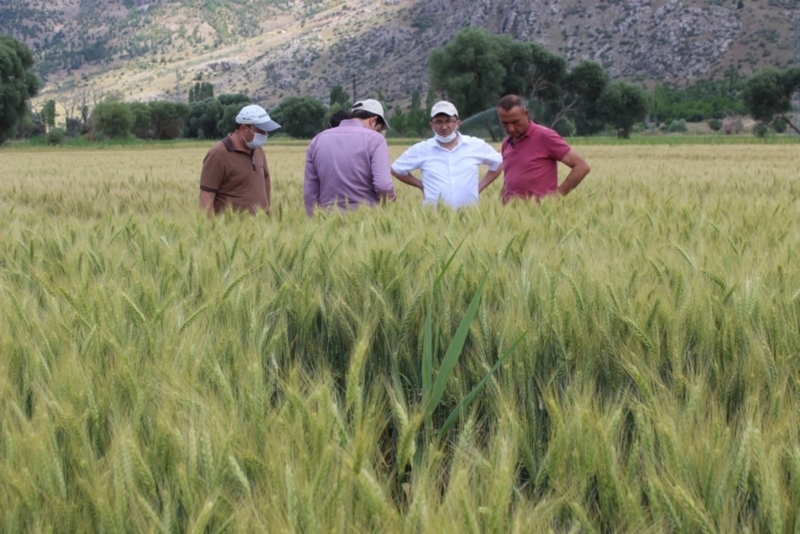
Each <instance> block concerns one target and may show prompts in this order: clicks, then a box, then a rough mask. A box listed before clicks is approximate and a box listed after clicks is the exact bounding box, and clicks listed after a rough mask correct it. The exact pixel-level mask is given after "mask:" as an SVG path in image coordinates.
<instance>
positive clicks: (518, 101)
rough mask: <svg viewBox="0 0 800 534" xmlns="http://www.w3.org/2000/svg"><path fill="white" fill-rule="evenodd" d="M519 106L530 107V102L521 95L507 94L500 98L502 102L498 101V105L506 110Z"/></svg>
mask: <svg viewBox="0 0 800 534" xmlns="http://www.w3.org/2000/svg"><path fill="white" fill-rule="evenodd" d="M517 106H519V107H521V108H522V109H528V103H527V102H525V99H524V98H522V97H521V96H519V95H506V96H504V97H503V98H501V99H500V102H498V103H497V107H498V108H502V109H503V110H505V111H511V110H512V109H513V108H515V107H517Z"/></svg>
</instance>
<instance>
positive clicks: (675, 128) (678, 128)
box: [669, 119, 688, 133]
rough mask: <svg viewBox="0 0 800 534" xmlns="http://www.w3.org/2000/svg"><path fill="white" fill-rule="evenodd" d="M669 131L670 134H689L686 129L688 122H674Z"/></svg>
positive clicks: (682, 120) (678, 120) (681, 120)
mask: <svg viewBox="0 0 800 534" xmlns="http://www.w3.org/2000/svg"><path fill="white" fill-rule="evenodd" d="M669 131H670V133H675V132H687V131H688V128H687V127H686V121H685V120H684V119H677V120H674V121H672V122H671V123H670V124H669Z"/></svg>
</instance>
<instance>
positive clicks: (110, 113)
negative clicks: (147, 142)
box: [90, 101, 134, 139]
mask: <svg viewBox="0 0 800 534" xmlns="http://www.w3.org/2000/svg"><path fill="white" fill-rule="evenodd" d="M90 122H91V124H92V128H91V130H92V137H94V138H99V137H103V136H105V137H109V138H111V139H114V138H117V137H129V136H130V135H131V128H132V127H133V123H134V116H133V112H131V108H130V106H128V105H127V104H125V103H123V102H115V101H109V102H103V103H101V104H98V105H97V106H95V108H94V109H93V110H92V117H91V119H90Z"/></svg>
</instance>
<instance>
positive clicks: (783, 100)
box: [742, 65, 800, 134]
mask: <svg viewBox="0 0 800 534" xmlns="http://www.w3.org/2000/svg"><path fill="white" fill-rule="evenodd" d="M798 90H800V65H796V66H794V67H790V68H788V69H786V70H785V71H780V70H778V69H775V68H770V69H764V70H760V71H758V72H756V73H755V74H753V75H752V76H751V77H750V78H748V79H747V82H746V83H745V89H744V92H743V94H742V99H743V101H744V105H745V107H746V108H747V111H748V113H750V116H751V117H753V118H754V119H755V120H757V121H759V122H760V123H761V124H763V126H764V128H763V129H762V128H760V129H758V130H757V131H759V132H761V131H764V132H766V128H767V127H769V125H770V124H772V123H773V122H774V121H775V120H776V119H780V120H782V121H783V122H784V123H785V124H786V125H787V126H789V128H791V129H792V130H794V131H795V132H797V133H798V134H800V129H799V127H800V124H794V123H793V122H792V121H791V120H790V119H789V113H790V112H791V110H792V94H793V93H794V92H795V91H798Z"/></svg>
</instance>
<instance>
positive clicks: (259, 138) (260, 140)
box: [245, 130, 269, 150]
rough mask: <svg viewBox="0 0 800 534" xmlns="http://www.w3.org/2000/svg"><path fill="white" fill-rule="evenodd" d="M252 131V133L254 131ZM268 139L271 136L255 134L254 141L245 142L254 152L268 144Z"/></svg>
mask: <svg viewBox="0 0 800 534" xmlns="http://www.w3.org/2000/svg"><path fill="white" fill-rule="evenodd" d="M250 131H251V132H252V131H253V130H250ZM267 137H269V134H265V133H263V134H262V133H256V132H253V140H252V141H245V143H246V144H247V148H249V149H250V150H253V149H256V148H258V147H260V146H263V144H264V143H266V142H267Z"/></svg>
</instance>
